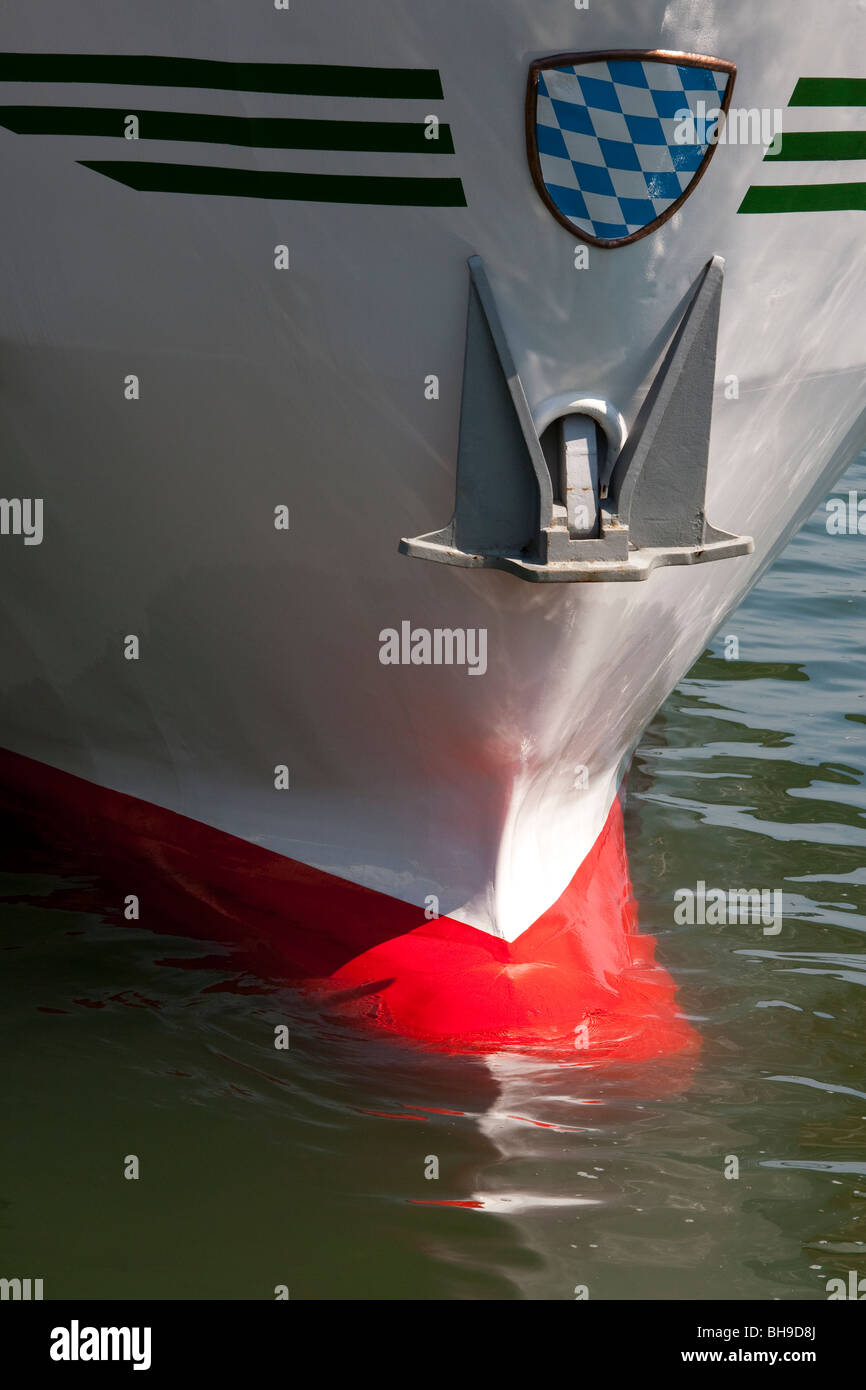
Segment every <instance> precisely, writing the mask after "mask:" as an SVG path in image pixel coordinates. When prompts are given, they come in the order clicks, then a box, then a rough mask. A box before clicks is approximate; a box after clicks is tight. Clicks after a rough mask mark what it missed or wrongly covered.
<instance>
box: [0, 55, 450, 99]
mask: <svg viewBox="0 0 866 1390" xmlns="http://www.w3.org/2000/svg"><path fill="white" fill-rule="evenodd" d="M0 82H109V83H113V84H115V85H120V84H123V85H126V84H130V85H133V86H141V87H211V88H214V89H219V90H221V91H227V92H281V93H284V94H289V93H293V94H297V95H301V96H323V97H395V98H397V97H408V98H410V99H417V100H419V101H421V100H423V101H440V100H441V99H442V83H441V82H440V80H439V73H438V72H437V71H436V69H435V68H355V67H336V66H331V65H329V64H324V63H321V64H320V63H221V62H212V61H211V60H210V59H207V58H143V57H142V58H139V57H131V56H126V55H125V56H122V57H119V58H115V57H113V56H111V55H109V54H98V55H93V54H87V53H0Z"/></svg>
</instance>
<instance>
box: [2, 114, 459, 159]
mask: <svg viewBox="0 0 866 1390" xmlns="http://www.w3.org/2000/svg"><path fill="white" fill-rule="evenodd" d="M130 115H136V116H138V119H139V132H138V138H139V139H141V140H189V141H196V142H199V143H202V144H212V145H247V146H250V147H256V148H259V149H273V150H378V151H382V152H405V153H410V154H411V153H415V154H453V153H454V144H453V142H452V139H451V129H450V127H449V126H447V125H444V124H443V125H440V126H439V138H438V140H428V139H426V138H425V134H424V130H425V126H424V123H423V122H422V121H420V120H419V121H400V122H398V121H310V120H295V119H292V118H282V117H278V118H271V117H258V116H204V115H195V114H192V113H190V112H173V111H130V110H129V109H127V110H121V109H120V108H108V107H86V108H80V107H75V106H0V125H2V126H5V127H6V129H7V130H13V131H15V132H16V134H18V135H99V136H116V137H118V138H123V135H124V123H125V121H126V119H127V117H128V116H130Z"/></svg>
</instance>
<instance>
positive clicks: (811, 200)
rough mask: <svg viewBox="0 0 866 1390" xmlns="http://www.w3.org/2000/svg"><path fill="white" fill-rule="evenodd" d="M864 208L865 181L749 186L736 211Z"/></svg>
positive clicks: (865, 203) (865, 208)
mask: <svg viewBox="0 0 866 1390" xmlns="http://www.w3.org/2000/svg"><path fill="white" fill-rule="evenodd" d="M854 210H858V211H866V183H818V184H808V185H805V186H804V185H801V184H780V185H778V186H777V187H775V188H750V189H749V191H748V193H747V194H746V196H745V198H744V199H743V201H742V203H741V204H740V206H739V208H738V209H737V211H738V212H849V211H854Z"/></svg>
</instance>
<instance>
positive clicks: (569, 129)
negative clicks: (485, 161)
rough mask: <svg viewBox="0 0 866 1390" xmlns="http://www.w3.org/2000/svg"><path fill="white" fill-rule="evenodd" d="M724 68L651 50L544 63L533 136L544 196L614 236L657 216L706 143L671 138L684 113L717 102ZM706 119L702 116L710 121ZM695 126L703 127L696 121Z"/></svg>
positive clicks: (581, 227) (574, 219) (592, 231)
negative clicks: (654, 55) (642, 54)
mask: <svg viewBox="0 0 866 1390" xmlns="http://www.w3.org/2000/svg"><path fill="white" fill-rule="evenodd" d="M727 85H728V74H727V73H726V72H723V71H721V70H719V69H714V68H707V67H696V66H691V65H687V64H677V63H665V62H661V61H659V60H658V59H651V58H643V59H633V60H627V59H622V58H617V59H613V58H611V59H608V60H606V61H602V62H596V63H578V64H576V65H575V66H574V67H562V68H547V69H543V70H542V71H541V72H540V73H539V76H538V104H537V113H536V139H537V142H538V155H539V160H540V163H541V174H542V178H543V180H544V184H545V187H546V188H547V192H548V194H549V196H550V198H551V199H552V200H553V202H554V204H555V205H556V207H557V208H558V209H559V211H560V212H561V213H562V214H563V216H564V217H566V218H567V219H568V221H569V222H571V223H572V224H573V226H574V227H575V228H576V229H577V230H578V231H581V232H585V233H587V234H588V235H590V236H594V237H597V238H598V239H599V240H601V241H611V242H615V241H619V240H622V239H623V238H625V237H628V236H631V234H632V233H633V232H639V231H642V230H643V229H644V227H646V226H647V225H648V224H649V223H651V222H654V221H655V220H656V219H657V218H659V217H661V216H663V215H664V213H665V212H667V210H668V208H669V207H670V206H671V204H672V203H675V202H676V200H677V198H679V197H680V196H681V195H682V194H683V193H684V192H685V190H686V189H687V188H688V186H689V184H690V183H691V181H692V179H693V178H694V177H695V174H696V173H697V171H698V169H699V168H700V166H701V164H702V163H703V161H704V158H705V156H706V153H707V150H708V148H709V146H708V143H707V142H706V140H704V141H703V143H701V142H700V140H699V139H697V138H694V139H693V140H692V141H691V142H689V143H679V142H678V141H677V140H676V138H675V131H676V130H677V127H678V126H679V127H680V128H682V126H681V123H682V118H683V112H684V111H685V110H687V109H688V110H689V111H691V112H692V115H693V116H694V117H695V118H696V121H697V118H698V117H699V116H700V114H701V108H700V107H699V105H698V103H699V102H702V103H703V111H704V113H706V114H707V115H708V116H710V113H712V112H713V111H714V110H717V109H718V107H720V106H721V104H722V101H723V99H724V95H725V90H726V88H727ZM711 126H712V119H710V128H711ZM694 129H695V135H696V136H699V135H700V134H702V133H704V132H702V131H701V127H700V124H697V125H696V126H695V128H694Z"/></svg>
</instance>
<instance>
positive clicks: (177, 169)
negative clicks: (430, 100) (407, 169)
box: [79, 159, 466, 208]
mask: <svg viewBox="0 0 866 1390" xmlns="http://www.w3.org/2000/svg"><path fill="white" fill-rule="evenodd" d="M79 162H80V163H81V164H83V165H84V167H85V169H93V170H95V171H96V173H97V174H104V175H105V176H106V178H109V179H114V181H115V182H116V183H123V184H125V185H126V187H127V188H135V189H138V190H140V191H146V192H149V193H219V194H225V195H227V196H228V197H232V198H277V199H290V200H292V201H298V202H309V203H382V204H389V205H391V206H394V207H399V206H402V207H423V208H434V207H435V208H465V207H466V198H465V196H464V193H463V185H462V183H461V182H460V180H459V179H416V178H405V179H403V178H373V177H364V176H362V175H359V174H283V173H268V172H264V171H261V170H257V169H208V168H200V167H196V166H195V165H191V164H139V163H137V162H136V163H125V162H123V161H115V160H101V159H98V160H90V159H83V160H80V161H79Z"/></svg>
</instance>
